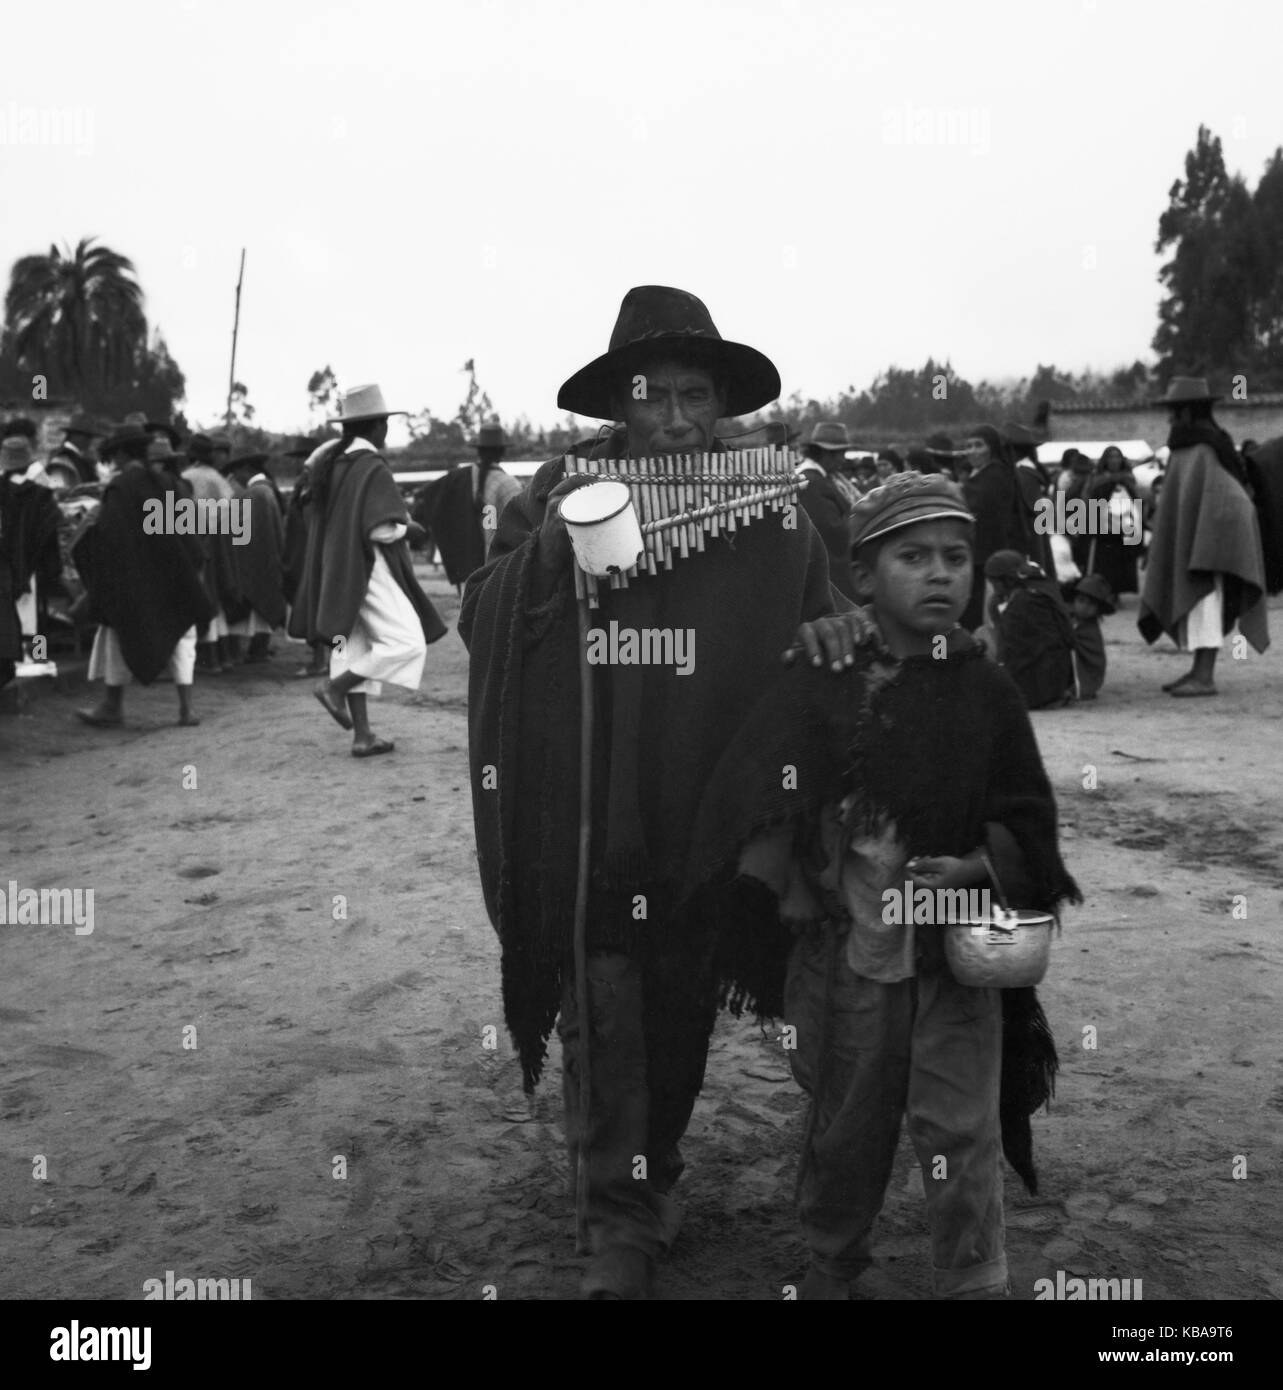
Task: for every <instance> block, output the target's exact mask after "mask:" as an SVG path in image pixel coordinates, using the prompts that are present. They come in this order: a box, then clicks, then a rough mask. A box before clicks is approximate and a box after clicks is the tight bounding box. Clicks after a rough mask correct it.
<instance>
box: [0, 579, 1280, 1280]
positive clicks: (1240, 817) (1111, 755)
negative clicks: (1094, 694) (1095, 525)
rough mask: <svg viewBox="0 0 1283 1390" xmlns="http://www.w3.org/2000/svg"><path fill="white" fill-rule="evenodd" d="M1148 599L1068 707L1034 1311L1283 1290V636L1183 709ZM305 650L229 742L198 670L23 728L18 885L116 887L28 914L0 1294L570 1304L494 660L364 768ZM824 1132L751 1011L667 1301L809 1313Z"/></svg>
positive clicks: (914, 1239)
mask: <svg viewBox="0 0 1283 1390" xmlns="http://www.w3.org/2000/svg"><path fill="white" fill-rule="evenodd" d="M421 573H422V574H423V575H424V577H425V579H426V586H427V588H428V590H429V592H430V593H431V594H432V596H433V598H434V599H435V600H437V601H438V603H439V606H440V607H441V609H442V612H443V614H444V615H445V616H446V617H447V619H448V620H450V621H451V622H453V620H454V618H455V616H456V614H457V610H458V605H457V602H456V600H455V597H454V593H453V590H452V589H450V588H449V587H448V586H447V585H446V584H445V582H444V580H443V579H442V578H441V577H440V574H439V572H438V571H435V570H433V571H431V572H428V571H422V572H421ZM1135 609H1136V600H1135V598H1134V597H1132V598H1129V599H1128V600H1126V606H1125V608H1124V610H1123V611H1122V612H1121V613H1119V614H1118V615H1117V616H1115V617H1113V618H1110V619H1107V620H1106V638H1107V643H1108V655H1109V666H1110V671H1109V679H1108V683H1107V685H1106V687H1105V690H1104V692H1103V694H1102V696H1101V698H1100V699H1099V700H1098V701H1097V702H1096V703H1094V704H1087V705H1081V706H1078V707H1076V708H1069V709H1064V710H1058V711H1052V712H1045V713H1038V714H1036V715H1035V716H1034V719H1035V724H1036V728H1037V731H1038V736H1039V740H1040V743H1041V745H1042V750H1043V756H1044V758H1045V760H1046V763H1047V767H1048V771H1049V773H1050V775H1051V778H1052V781H1053V784H1054V786H1055V788H1056V792H1057V795H1058V797H1059V799H1060V806H1061V813H1062V818H1063V823H1064V836H1065V852H1066V858H1067V860H1068V862H1069V865H1070V868H1071V870H1072V872H1073V873H1074V874H1075V875H1076V877H1077V878H1078V880H1079V882H1080V883H1081V885H1082V886H1083V889H1084V891H1085V892H1086V894H1087V897H1088V900H1087V902H1086V904H1085V905H1084V906H1083V907H1081V908H1079V909H1075V910H1071V911H1070V912H1069V913H1068V914H1067V915H1066V918H1065V922H1064V933H1063V936H1062V937H1061V939H1060V940H1059V941H1057V943H1056V944H1055V947H1054V951H1053V956H1052V965H1051V970H1050V973H1049V975H1048V977H1047V980H1046V982H1045V984H1044V986H1043V987H1042V988H1041V990H1040V993H1041V995H1042V998H1043V1002H1044V1005H1045V1007H1046V1010H1047V1014H1048V1016H1049V1018H1050V1020H1051V1022H1052V1026H1053V1028H1054V1031H1055V1035H1056V1039H1057V1044H1058V1046H1059V1049H1060V1054H1061V1058H1062V1064H1063V1070H1062V1074H1061V1077H1060V1082H1059V1086H1058V1088H1057V1093H1056V1097H1055V1099H1054V1101H1053V1102H1052V1105H1051V1108H1050V1112H1049V1113H1046V1114H1043V1115H1040V1116H1038V1117H1037V1118H1036V1119H1035V1121H1034V1133H1035V1146H1036V1157H1037V1161H1038V1164H1039V1169H1040V1174H1041V1178H1042V1192H1041V1194H1040V1196H1039V1197H1038V1198H1036V1199H1034V1198H1030V1197H1028V1196H1027V1195H1026V1194H1025V1193H1024V1191H1023V1188H1022V1187H1021V1186H1020V1184H1019V1182H1018V1180H1017V1179H1016V1178H1015V1177H1014V1176H1010V1175H1009V1177H1008V1182H1007V1225H1008V1252H1009V1258H1010V1262H1011V1268H1012V1286H1013V1294H1014V1296H1015V1297H1016V1298H1019V1299H1031V1298H1033V1296H1034V1281H1035V1280H1037V1279H1040V1278H1043V1277H1050V1278H1054V1277H1055V1275H1056V1271H1057V1270H1063V1271H1064V1272H1065V1274H1066V1276H1067V1277H1068V1276H1073V1275H1077V1276H1080V1277H1097V1278H1108V1277H1117V1278H1131V1279H1141V1280H1143V1290H1144V1292H1143V1297H1144V1298H1145V1299H1146V1300H1161V1299H1184V1298H1215V1299H1271V1298H1273V1299H1277V1298H1280V1297H1283V1256H1281V1255H1280V1252H1283V1202H1280V1183H1279V1170H1280V1153H1279V1145H1278V1136H1279V1133H1280V1125H1281V1124H1283V1080H1281V1079H1280V1078H1281V1076H1283V1071H1281V1070H1280V1064H1281V1063H1283V1027H1281V1026H1280V1021H1279V1020H1280V1009H1279V1001H1280V998H1283V945H1281V944H1280V940H1279V932H1278V923H1279V920H1280V908H1283V855H1281V854H1280V849H1281V847H1283V845H1281V842H1283V687H1281V686H1280V683H1279V680H1278V671H1279V656H1278V655H1277V650H1276V652H1275V653H1271V654H1268V655H1267V656H1266V657H1264V658H1260V657H1257V656H1255V655H1254V654H1253V655H1249V656H1248V657H1247V659H1245V660H1239V661H1236V660H1232V659H1231V658H1230V656H1229V653H1228V652H1227V653H1226V654H1225V655H1223V656H1222V658H1221V663H1220V670H1219V672H1218V677H1219V684H1220V687H1221V695H1220V697H1219V698H1217V699H1212V700H1189V701H1177V700H1173V699H1171V698H1170V697H1168V696H1166V695H1163V694H1161V693H1160V692H1159V689H1158V687H1159V685H1160V683H1161V682H1162V681H1164V680H1166V679H1169V678H1170V677H1171V676H1172V675H1173V674H1175V673H1176V672H1178V671H1180V670H1183V669H1184V665H1185V659H1184V658H1181V657H1179V656H1178V655H1177V654H1176V653H1175V651H1174V649H1172V648H1171V646H1170V645H1169V644H1168V643H1166V642H1164V643H1162V644H1160V645H1159V646H1158V647H1157V648H1153V649H1147V648H1146V647H1145V646H1144V645H1143V643H1141V641H1140V639H1139V637H1138V635H1137V633H1136V628H1135ZM1273 617H1274V629H1275V633H1276V641H1279V640H1283V612H1281V611H1280V610H1279V608H1277V607H1276V608H1275V611H1274V613H1273ZM301 654H302V648H300V647H297V646H295V645H293V644H288V643H284V642H281V643H278V650H277V653H276V655H275V657H274V658H273V661H272V662H271V664H270V665H268V666H265V667H257V668H254V667H250V668H242V669H241V670H238V671H237V672H236V673H235V674H232V675H228V676H221V677H217V678H201V677H199V676H198V684H197V688H196V701H197V710H198V712H199V713H200V715H201V716H202V718H203V722H202V724H201V725H200V727H199V728H195V729H179V728H177V727H176V726H175V724H174V718H175V714H176V700H175V697H174V692H173V689H172V687H169V686H166V685H156V686H153V687H152V688H150V689H148V690H139V689H133V690H131V691H129V692H128V693H127V696H126V716H127V720H128V724H127V727H126V728H125V729H124V730H119V731H109V732H104V731H95V730H92V729H89V728H86V727H83V726H81V725H80V724H79V723H78V722H76V721H75V720H74V719H73V717H72V709H73V707H74V706H75V705H76V704H77V703H83V702H84V700H85V691H84V687H83V676H82V674H79V673H78V672H77V671H76V670H75V669H74V668H68V669H70V670H72V674H71V678H70V679H69V680H68V681H67V683H66V687H67V688H65V689H63V690H60V691H58V690H54V689H52V688H51V687H50V686H49V685H48V683H45V684H43V685H42V686H41V687H39V688H37V689H36V690H34V691H32V692H31V693H30V697H29V703H28V704H27V707H26V709H25V711H24V712H22V713H18V714H13V713H10V714H6V715H3V716H0V845H2V846H3V857H2V858H0V869H2V870H3V871H2V872H0V888H3V887H4V886H5V885H6V884H7V883H8V881H9V880H11V879H12V880H15V881H16V882H17V884H18V885H19V887H41V886H51V887H52V886H58V887H92V888H93V889H94V890H95V926H94V931H93V933H92V934H91V935H79V936H78V935H76V934H75V932H74V929H73V928H72V927H70V926H56V925H46V926H25V925H8V926H3V927H0V949H2V950H3V970H2V972H0V1038H2V1039H3V1044H2V1045H0V1119H3V1127H2V1131H0V1134H2V1138H0V1145H2V1152H3V1161H2V1163H0V1245H2V1246H3V1249H4V1252H5V1258H4V1259H3V1260H2V1261H0V1297H4V1298H51V1297H67V1298H109V1299H137V1298H141V1297H142V1296H143V1285H144V1281H145V1280H147V1279H149V1278H159V1279H164V1278H165V1274H166V1271H168V1270H172V1271H174V1274H175V1277H176V1278H183V1277H187V1278H199V1277H208V1278H213V1277H224V1278H233V1277H240V1278H246V1277H248V1278H251V1279H252V1290H253V1294H252V1296H253V1298H254V1299H255V1300H260V1299H333V1298H338V1299H362V1298H366V1299H368V1298H420V1299H433V1300H436V1299H479V1298H482V1297H484V1296H486V1286H493V1293H494V1294H495V1295H497V1296H498V1297H499V1298H501V1299H508V1298H537V1299H557V1298H571V1297H573V1296H574V1294H575V1291H576V1287H577V1278H578V1269H579V1262H578V1261H577V1259H576V1258H575V1255H574V1249H573V1239H572V1224H573V1223H572V1216H571V1204H570V1200H569V1196H568V1191H567V1179H566V1173H567V1168H566V1161H565V1156H564V1150H563V1147H562V1144H561V1140H560V1120H559V1110H560V1106H559V1083H558V1081H557V1076H558V1067H557V1060H556V1055H555V1043H554V1055H553V1059H552V1065H551V1066H550V1069H549V1078H550V1080H548V1081H545V1083H544V1085H543V1086H542V1087H541V1088H540V1091H539V1093H538V1095H537V1096H536V1098H535V1103H534V1105H533V1107H530V1106H528V1105H527V1102H526V1100H525V1098H524V1097H523V1095H522V1092H521V1086H520V1077H519V1073H518V1069H517V1065H516V1062H515V1059H514V1056H513V1053H512V1048H511V1044H510V1042H509V1040H508V1038H507V1035H506V1033H505V1032H504V1029H503V1021H502V1017H501V1014H500V1004H499V986H498V978H499V976H498V950H497V945H496V941H495V937H494V934H493V932H492V930H491V928H490V925H489V923H488V921H487V919H486V916H485V911H484V908H483V906H482V901H481V894H480V890H479V886H478V882H477V876H476V869H475V861H474V848H473V839H472V821H471V801H470V796H469V790H468V780H467V769H466V761H465V751H466V743H467V730H466V719H465V694H466V677H467V655H466V652H465V651H464V648H463V644H462V642H460V640H459V638H458V636H457V635H456V634H455V633H454V632H453V631H452V632H451V634H450V635H449V636H448V637H446V638H445V639H443V640H442V641H441V642H440V643H438V644H437V645H436V646H434V647H432V648H431V649H430V652H429V660H428V668H427V673H426V675H425V677H424V681H423V686H422V689H421V690H420V691H419V693H418V694H417V695H416V696H414V697H413V698H411V697H410V696H408V695H404V694H389V696H388V697H387V698H385V699H384V700H383V701H382V702H381V704H379V705H376V706H375V707H374V710H375V716H376V717H375V728H376V729H377V730H378V731H380V732H382V733H384V734H387V735H390V736H392V737H394V738H395V739H396V743H397V751H396V753H395V754H394V755H393V756H391V757H385V758H378V759H374V760H371V761H368V762H360V761H357V760H355V759H353V758H351V757H350V756H349V755H348V746H347V738H346V736H345V735H344V734H342V733H341V731H340V730H339V729H338V728H337V727H336V726H335V725H334V724H333V723H332V722H331V721H330V720H329V719H328V718H327V717H326V716H325V714H324V712H323V711H322V710H321V709H320V707H319V706H318V705H317V704H316V702H315V701H314V700H313V699H312V698H311V696H310V695H309V693H308V691H309V685H308V683H307V682H304V681H298V680H294V679H292V678H291V676H292V673H293V671H294V670H295V669H296V667H297V666H298V665H299V663H300V660H301ZM78 669H79V672H83V662H82V663H81V664H80V667H79V668H78ZM1089 765H1090V766H1092V767H1094V768H1095V769H1096V779H1097V782H1098V785H1097V786H1096V787H1095V789H1090V790H1089V789H1087V788H1086V787H1085V786H1084V782H1085V781H1090V780H1091V777H1090V775H1089V774H1088V773H1087V772H1086V769H1087V768H1088V766H1089ZM192 771H194V773H195V778H194V780H195V785H194V786H191V785H188V786H187V787H185V786H184V782H185V781H186V782H187V783H188V784H190V783H191V782H192V781H193V778H192V776H191V772H192ZM336 895H342V896H343V897H344V898H345V899H346V916H345V917H344V916H342V915H341V914H340V915H338V916H337V919H336V908H335V906H334V903H335V898H336ZM1235 895H1242V899H1243V901H1242V903H1241V904H1240V908H1245V911H1246V915H1245V916H1242V915H1240V916H1237V917H1236V916H1235V915H1233V913H1232V910H1231V909H1232V907H1233V904H1234V899H1235ZM191 1028H194V1029H195V1033H194V1035H193V1034H192V1033H191V1032H190V1031H186V1032H185V1030H190V1029H191ZM490 1028H493V1030H494V1034H493V1035H489V1036H494V1037H495V1038H496V1039H497V1046H496V1047H495V1048H493V1049H490V1048H487V1047H486V1045H485V1044H486V1041H487V1036H488V1034H487V1031H486V1030H487V1029H490ZM1086 1030H1094V1043H1095V1046H1094V1047H1091V1046H1087V1045H1086V1044H1087V1043H1090V1042H1091V1041H1092V1040H1093V1037H1092V1034H1091V1033H1090V1032H1088V1031H1086ZM185 1040H186V1043H187V1044H188V1045H186V1046H185V1045H184V1043H185ZM192 1042H194V1043H195V1046H194V1047H193V1046H191V1043H192ZM803 1121H804V1107H803V1103H802V1099H801V1097H800V1094H799V1092H798V1090H797V1089H796V1087H795V1086H794V1084H793V1082H792V1080H791V1078H790V1076H789V1071H788V1066H787V1059H786V1056H785V1054H784V1051H783V1049H782V1047H781V1042H780V1033H779V1029H778V1027H767V1028H766V1029H762V1028H759V1027H758V1026H757V1025H756V1024H755V1023H753V1022H751V1021H750V1020H748V1019H744V1020H742V1021H739V1022H736V1021H735V1020H732V1019H729V1018H724V1019H723V1020H722V1021H721V1023H720V1024H719V1027H718V1031H717V1034H716V1036H715V1039H714V1045H713V1050H712V1054H711V1056H710V1060H709V1067H708V1083H707V1085H706V1088H705V1090H704V1093H703V1095H702V1096H701V1098H700V1100H699V1103H698V1105H697V1107H696V1111H695V1117H694V1120H693V1122H692V1125H691V1128H690V1131H689V1134H688V1138H687V1142H686V1144H685V1146H684V1152H685V1156H686V1159H687V1164H688V1167H687V1172H686V1176H685V1178H684V1179H683V1182H682V1185H681V1189H680V1195H682V1197H683V1201H684V1206H685V1213H686V1217H685V1225H684V1227H683V1230H682V1234H681V1236H680V1238H679V1241H678V1244H677V1247H676V1249H675V1250H674V1253H673V1256H672V1258H671V1259H670V1260H669V1261H668V1262H667V1263H666V1264H665V1265H664V1266H663V1267H662V1269H661V1272H660V1281H659V1294H660V1296H661V1297H666V1298H672V1299H780V1298H782V1297H785V1296H786V1295H785V1289H786V1286H787V1285H789V1284H791V1283H795V1282H796V1281H797V1280H798V1279H799V1277H800V1275H801V1273H802V1272H803V1268H804V1264H805V1256H804V1250H803V1247H802V1245H801V1242H800V1239H799V1237H798V1234H797V1231H796V1226H795V1222H794V1218H793V1214H792V1210H791V1202H792V1191H793V1177H794V1173H795V1168H796V1157H797V1152H798V1146H799V1140H800V1136H801V1133H802V1126H803ZM37 1155H43V1156H44V1157H45V1159H46V1161H47V1178H46V1179H44V1180H36V1179H34V1178H33V1176H32V1174H33V1171H34V1164H35V1161H36V1156H37ZM337 1156H342V1158H343V1159H344V1160H345V1161H346V1176H345V1177H339V1176H336V1167H335V1160H336V1157H337ZM1236 1160H1237V1170H1236ZM1236 1172H1237V1175H1236ZM920 1192H921V1177H920V1174H919V1172H918V1170H917V1167H916V1164H915V1162H914V1160H913V1158H912V1154H911V1151H910V1150H909V1149H908V1148H907V1146H905V1145H903V1144H902V1147H901V1152H900V1155H899V1158H898V1160H897V1165H896V1174H895V1178H894V1181H893V1183H892V1186H891V1190H890V1192H889V1194H888V1198H887V1203H886V1206H885V1209H884V1213H883V1217H882V1219H881V1222H880V1225H879V1228H878V1242H877V1249H878V1255H879V1264H878V1265H877V1267H876V1268H875V1269H874V1270H873V1271H871V1272H870V1274H869V1275H868V1276H866V1279H865V1281H863V1288H862V1291H861V1292H862V1296H864V1297H874V1298H909V1299H921V1298H925V1297H926V1296H927V1295H928V1291H929V1277H930V1268H929V1264H930V1261H929V1253H928V1245H927V1236H926V1224H925V1219H924V1214H923V1208H922V1202H921V1198H920Z"/></svg>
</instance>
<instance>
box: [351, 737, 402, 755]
mask: <svg viewBox="0 0 1283 1390" xmlns="http://www.w3.org/2000/svg"><path fill="white" fill-rule="evenodd" d="M395 747H396V744H395V743H393V742H392V740H391V739H390V738H376V739H375V740H374V742H373V743H371V744H369V745H368V746H367V747H365V748H353V749H352V756H353V757H354V758H375V757H378V755H379V754H380V753H390V752H391V751H392V750H393V749H394V748H395Z"/></svg>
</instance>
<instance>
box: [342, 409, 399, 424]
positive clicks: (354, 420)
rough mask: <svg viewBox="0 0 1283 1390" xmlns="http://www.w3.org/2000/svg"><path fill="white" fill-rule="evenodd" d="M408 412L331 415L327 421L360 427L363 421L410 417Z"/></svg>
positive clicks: (393, 411)
mask: <svg viewBox="0 0 1283 1390" xmlns="http://www.w3.org/2000/svg"><path fill="white" fill-rule="evenodd" d="M409 413H410V412H409V411H408V410H376V411H374V412H373V413H372V414H369V415H331V416H330V417H329V418H328V420H327V421H326V423H327V424H330V425H358V424H360V423H361V422H362V421H363V420H388V419H391V417H392V416H393V415H408V414H409Z"/></svg>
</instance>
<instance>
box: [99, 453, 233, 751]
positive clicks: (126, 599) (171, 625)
mask: <svg viewBox="0 0 1283 1390" xmlns="http://www.w3.org/2000/svg"><path fill="white" fill-rule="evenodd" d="M148 443H149V436H148V434H147V432H146V431H145V430H144V429H142V428H140V427H139V426H137V425H123V426H122V427H121V428H120V429H118V430H116V431H115V432H114V433H113V434H111V435H110V436H109V437H108V438H107V439H106V440H105V441H104V443H103V445H102V448H101V450H100V454H101V456H102V460H103V461H104V462H105V463H107V464H109V465H112V464H115V465H118V467H119V471H118V472H117V473H116V475H115V476H114V477H113V478H112V479H111V480H110V481H109V482H108V483H107V485H106V487H105V489H104V491H103V497H102V504H101V506H100V507H99V509H98V516H97V519H96V520H95V522H94V524H93V525H92V526H91V527H89V528H88V529H87V530H86V531H85V532H84V533H83V534H82V535H81V537H80V539H79V541H78V542H77V544H76V546H75V549H74V550H73V558H74V560H75V562H76V565H77V567H78V569H79V570H80V576H81V578H82V579H83V580H84V583H85V587H86V589H87V590H88V594H89V602H88V607H89V617H90V618H91V619H92V620H94V621H96V622H97V623H98V624H99V627H98V631H97V633H96V634H95V636H94V645H93V650H92V651H91V652H90V656H89V671H88V678H89V679H90V680H91V681H92V680H102V681H103V683H104V684H103V695H102V699H101V700H100V701H99V702H98V703H97V704H96V705H94V706H93V707H92V708H89V709H78V710H76V715H77V717H78V718H79V719H80V720H81V721H82V722H83V723H85V724H89V725H92V726H93V727H95V728H118V727H119V726H120V725H122V724H123V723H124V690H125V686H127V685H129V684H130V683H131V681H134V680H137V681H139V682H140V683H141V684H143V685H150V684H151V683H152V682H153V681H154V680H156V679H157V678H158V677H159V676H160V675H161V673H162V672H163V671H165V670H168V671H169V673H170V675H171V676H172V678H173V681H174V686H175V688H176V690H177V693H178V722H179V724H182V725H193V724H198V723H199V722H200V720H199V719H197V717H196V715H195V713H194V712H193V710H192V683H193V672H194V669H195V664H196V633H197V627H198V625H199V624H201V623H204V622H207V621H208V619H209V616H210V607H209V601H208V599H207V597H206V595H205V590H204V587H203V585H202V583H201V575H200V569H201V563H202V559H203V556H202V552H201V548H200V545H199V543H198V538H197V537H195V536H186V535H176V534H168V533H166V532H164V531H161V532H154V531H153V530H152V529H151V528H150V527H149V525H148V520H147V518H148V516H149V515H151V514H154V513H155V510H156V509H157V508H158V509H159V513H160V514H161V515H164V514H166V511H167V502H168V503H169V508H168V510H169V511H170V514H172V498H168V499H167V497H166V494H167V493H170V494H178V495H181V496H183V497H189V496H190V495H191V492H190V489H189V488H187V487H185V486H184V485H183V484H182V480H181V479H178V478H175V477H173V476H172V475H170V474H167V473H162V472H160V471H158V470H153V469H151V468H149V467H148V466H147V450H148Z"/></svg>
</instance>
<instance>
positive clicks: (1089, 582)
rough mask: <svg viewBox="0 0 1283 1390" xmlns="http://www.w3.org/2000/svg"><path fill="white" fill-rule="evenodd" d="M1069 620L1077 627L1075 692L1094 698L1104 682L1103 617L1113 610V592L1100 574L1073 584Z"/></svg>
mask: <svg viewBox="0 0 1283 1390" xmlns="http://www.w3.org/2000/svg"><path fill="white" fill-rule="evenodd" d="M1071 607H1072V613H1071V617H1070V622H1071V624H1072V626H1073V631H1074V694H1075V695H1076V696H1077V698H1078V699H1080V700H1094V699H1095V698H1096V696H1097V695H1098V694H1099V693H1100V688H1101V686H1102V685H1104V683H1105V665H1106V662H1105V639H1104V637H1103V636H1102V635H1101V631H1100V620H1101V617H1102V616H1103V615H1105V614H1108V613H1112V612H1114V595H1113V591H1112V590H1111V589H1110V587H1109V583H1108V581H1107V580H1106V579H1104V577H1103V576H1101V575H1099V574H1089V575H1088V576H1087V578H1086V579H1081V580H1079V581H1078V583H1077V585H1075V587H1074V596H1073V603H1072V605H1071Z"/></svg>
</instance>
